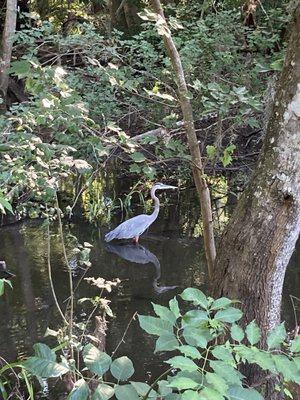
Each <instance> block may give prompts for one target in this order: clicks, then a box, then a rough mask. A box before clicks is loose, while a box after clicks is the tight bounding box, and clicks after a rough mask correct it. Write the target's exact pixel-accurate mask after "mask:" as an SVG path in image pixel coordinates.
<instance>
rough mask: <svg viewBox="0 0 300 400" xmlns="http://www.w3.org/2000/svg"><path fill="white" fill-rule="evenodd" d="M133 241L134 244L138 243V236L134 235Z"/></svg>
mask: <svg viewBox="0 0 300 400" xmlns="http://www.w3.org/2000/svg"><path fill="white" fill-rule="evenodd" d="M133 242H134V243H135V244H139V236H135V237H134V238H133Z"/></svg>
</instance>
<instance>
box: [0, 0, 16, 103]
mask: <svg viewBox="0 0 300 400" xmlns="http://www.w3.org/2000/svg"><path fill="white" fill-rule="evenodd" d="M16 21H17V0H7V2H6V15H5V24H4V30H3V36H2V44H1V54H0V99H1V98H2V101H3V102H2V104H0V108H5V107H6V100H7V88H8V69H9V67H10V61H11V53H12V46H13V35H14V33H15V30H16Z"/></svg>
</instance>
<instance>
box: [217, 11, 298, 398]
mask: <svg viewBox="0 0 300 400" xmlns="http://www.w3.org/2000/svg"><path fill="white" fill-rule="evenodd" d="M299 49H300V6H298V7H297V10H296V13H295V18H294V23H293V29H292V32H291V37H290V41H289V44H288V48H287V54H286V60H285V64H284V68H283V71H282V74H281V77H280V79H279V82H278V86H277V90H276V95H275V100H274V103H273V109H272V113H271V117H270V119H269V123H268V127H267V132H266V137H265V140H264V146H263V149H262V154H261V157H260V159H259V163H258V166H257V168H256V170H255V172H254V175H253V177H252V179H251V181H250V183H249V185H248V187H247V189H246V190H245V192H244V193H243V195H242V196H241V198H240V200H239V201H238V205H237V207H236V209H235V211H234V213H233V215H232V218H231V219H230V221H229V223H228V226H227V229H226V230H225V232H224V233H223V235H222V238H221V240H220V242H219V246H218V249H217V258H216V265H215V270H214V277H213V278H214V279H213V294H214V295H215V296H216V297H221V296H228V297H230V298H236V299H238V300H240V301H241V302H242V308H243V311H244V313H245V321H244V322H245V323H249V322H250V321H252V320H253V319H256V321H257V322H258V324H259V325H260V327H261V329H262V332H263V339H262V345H264V344H265V339H266V334H267V332H268V331H269V330H270V329H272V328H273V327H274V326H276V325H277V324H278V323H279V322H280V308H281V297H282V287H283V281H284V275H285V271H286V267H287V264H288V262H289V260H290V257H291V255H292V253H293V251H294V248H295V244H296V241H297V238H298V236H299V233H300V52H299ZM250 383H251V382H250ZM267 398H271V397H267ZM275 398H276V397H272V400H273V399H275Z"/></svg>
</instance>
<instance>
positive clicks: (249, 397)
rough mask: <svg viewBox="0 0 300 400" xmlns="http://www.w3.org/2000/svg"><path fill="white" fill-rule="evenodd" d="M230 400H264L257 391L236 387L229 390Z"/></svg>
mask: <svg viewBox="0 0 300 400" xmlns="http://www.w3.org/2000/svg"><path fill="white" fill-rule="evenodd" d="M228 394H229V400H264V398H263V397H262V395H261V394H260V393H259V392H258V391H257V390H255V389H245V388H243V387H240V386H234V387H232V388H230V389H229V391H228Z"/></svg>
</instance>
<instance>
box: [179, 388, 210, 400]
mask: <svg viewBox="0 0 300 400" xmlns="http://www.w3.org/2000/svg"><path fill="white" fill-rule="evenodd" d="M180 399H181V400H204V399H203V397H202V396H201V395H200V394H199V393H198V392H197V391H194V390H186V391H185V392H183V393H182V395H181V397H180Z"/></svg>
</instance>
